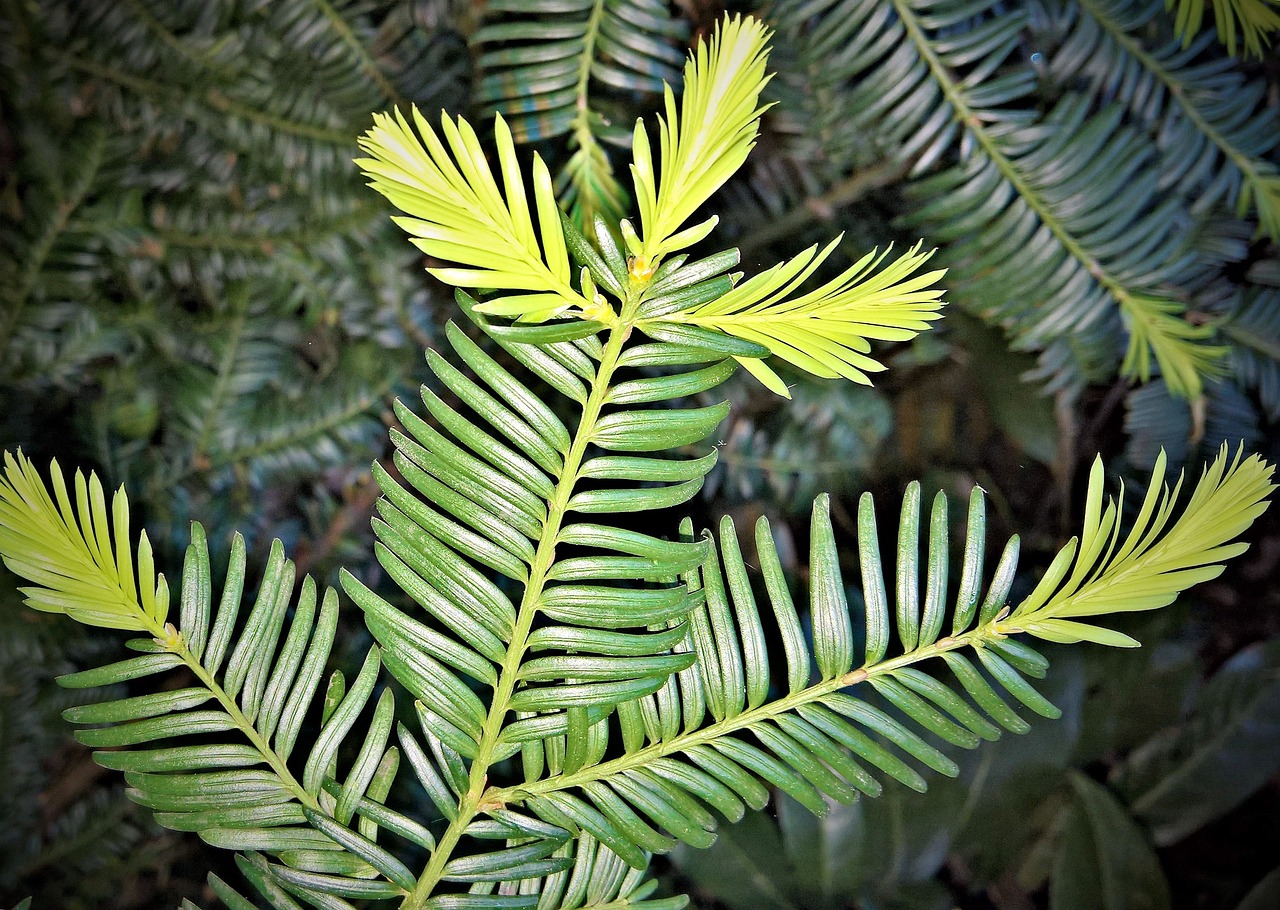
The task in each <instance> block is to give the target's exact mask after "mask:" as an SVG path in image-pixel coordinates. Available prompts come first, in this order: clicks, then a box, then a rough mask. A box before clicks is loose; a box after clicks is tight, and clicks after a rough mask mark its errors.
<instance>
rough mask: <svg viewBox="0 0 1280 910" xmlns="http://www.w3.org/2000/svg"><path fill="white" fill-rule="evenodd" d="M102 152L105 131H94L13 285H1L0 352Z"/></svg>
mask: <svg viewBox="0 0 1280 910" xmlns="http://www.w3.org/2000/svg"><path fill="white" fill-rule="evenodd" d="M105 153H106V136H105V133H102V132H96V133H94V134H93V135H92V137H91V140H90V142H89V143H88V147H87V148H86V149H85V151H84V153H83V155H82V156H81V157H80V164H79V166H78V167H77V170H76V171H75V178H74V180H73V181H72V183H71V185H70V186H69V187H68V188H67V192H66V193H65V194H59V196H60V198H59V199H58V200H57V203H56V204H55V205H53V206H51V207H50V208H51V209H52V215H51V217H49V218H47V219H46V220H44V222H43V223H42V224H41V225H40V231H39V233H38V235H37V236H36V237H35V238H34V239H33V240H31V241H29V242H28V244H27V247H26V250H25V255H24V256H23V257H22V264H21V267H20V269H19V270H18V272H17V273H16V275H15V284H14V286H12V287H5V288H3V289H0V290H2V292H3V295H4V299H5V304H6V306H5V307H4V313H3V315H0V352H4V351H7V350H9V345H10V342H11V341H12V339H13V335H14V332H15V331H17V328H18V325H19V323H20V322H21V319H22V312H23V310H24V309H25V308H26V305H27V303H28V301H29V300H30V299H31V295H32V293H34V291H35V289H36V287H37V285H38V283H39V281H40V277H41V274H42V272H43V270H44V267H45V263H46V262H47V261H48V259H49V256H50V254H51V253H52V252H53V251H54V249H55V247H56V245H57V243H58V240H59V239H60V238H61V237H62V236H63V234H64V233H65V232H66V231H67V229H68V227H70V225H71V224H72V221H73V219H74V217H75V215H76V213H77V212H78V211H79V209H80V207H81V206H82V205H83V204H84V201H85V198H86V197H87V196H88V195H89V193H90V191H91V190H92V189H93V187H94V183H95V181H96V180H97V178H98V174H99V172H100V171H101V169H102V163H103V159H104V156H105Z"/></svg>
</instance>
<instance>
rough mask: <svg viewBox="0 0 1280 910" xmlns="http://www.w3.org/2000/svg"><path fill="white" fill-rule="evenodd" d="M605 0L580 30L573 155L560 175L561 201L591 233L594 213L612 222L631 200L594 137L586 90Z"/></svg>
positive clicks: (596, 5)
mask: <svg viewBox="0 0 1280 910" xmlns="http://www.w3.org/2000/svg"><path fill="white" fill-rule="evenodd" d="M605 7H606V2H605V0H593V3H592V5H591V15H590V16H588V17H587V27H586V31H585V33H584V34H583V39H582V43H583V48H582V52H581V54H579V56H578V81H577V83H576V84H575V85H574V102H573V106H574V116H573V123H572V124H571V126H570V128H569V129H570V134H571V136H572V140H571V144H572V145H576V146H577V148H576V149H575V150H574V153H573V156H572V157H571V158H570V159H569V161H568V162H567V163H566V164H565V167H564V171H563V173H562V175H561V177H560V183H561V185H562V187H563V188H562V189H561V191H560V201H561V205H563V206H564V207H565V208H566V209H567V210H568V212H569V217H570V218H572V219H573V221H574V224H576V225H577V226H578V228H579V230H581V231H582V232H583V233H584V234H586V235H587V236H592V235H593V233H594V230H595V220H596V216H597V215H598V216H599V217H601V218H603V219H604V220H605V222H606V223H608V224H610V225H615V224H617V223H618V221H619V220H620V219H621V218H622V216H623V215H624V214H625V213H626V209H627V206H628V204H629V202H630V200H629V199H628V198H627V194H626V191H625V190H623V188H622V185H621V184H619V183H618V180H617V178H615V177H614V175H613V167H612V165H610V163H609V157H608V155H606V154H605V151H604V148H603V147H602V146H601V145H600V142H599V141H598V140H597V139H596V134H595V129H594V128H593V120H594V119H595V118H596V115H595V114H594V112H593V111H592V109H591V104H590V96H589V90H590V85H591V66H592V62H593V61H594V59H595V53H596V42H597V40H598V39H599V37H600V27H601V25H602V24H603V22H604V16H605Z"/></svg>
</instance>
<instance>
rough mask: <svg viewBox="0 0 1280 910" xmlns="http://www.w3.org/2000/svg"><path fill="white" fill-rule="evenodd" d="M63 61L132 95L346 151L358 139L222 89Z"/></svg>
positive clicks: (67, 57) (80, 61)
mask: <svg viewBox="0 0 1280 910" xmlns="http://www.w3.org/2000/svg"><path fill="white" fill-rule="evenodd" d="M60 59H61V61H62V62H63V63H64V64H66V65H67V66H69V67H71V68H72V69H76V70H80V71H81V72H84V73H88V74H89V75H91V76H97V77H98V78H99V79H106V80H107V81H109V82H114V83H116V84H117V85H120V86H122V87H124V88H127V89H129V90H130V91H133V92H136V93H138V94H139V95H145V96H150V97H153V98H161V99H163V100H165V101H168V102H171V103H173V104H174V105H179V104H181V103H182V102H184V101H188V100H198V101H200V102H203V103H204V104H205V105H206V106H207V107H209V108H211V109H213V110H215V111H217V112H218V113H220V114H230V115H232V116H235V117H243V118H244V119H245V120H249V121H252V122H254V123H260V124H262V125H263V126H266V127H269V128H271V129H273V130H276V131H277V132H281V133H287V134H289V135H293V136H301V137H303V138H306V139H315V140H317V141H319V142H327V143H330V144H332V145H340V146H342V147H343V148H346V147H348V146H350V145H351V144H352V141H353V140H354V138H355V136H354V134H353V133H349V132H347V131H346V130H334V129H326V128H325V127H321V126H314V125H312V124H310V123H299V122H297V121H296V120H289V119H287V118H285V117H277V116H276V115H275V114H271V113H268V112H267V111H262V110H259V109H258V108H255V107H252V106H251V105H248V104H245V103H243V102H240V101H236V100H235V99H233V98H230V97H228V96H227V95H226V94H225V93H224V92H223V91H221V90H220V89H218V88H216V87H213V88H210V89H208V90H207V91H204V92H190V93H189V92H188V91H186V90H185V89H182V88H179V87H176V86H170V85H165V84H164V83H161V82H155V81H153V80H150V79H143V78H142V77H141V76H135V75H133V74H132V73H126V72H122V71H121V70H118V69H116V68H114V67H110V66H104V65H103V64H100V63H95V62H93V61H91V60H86V59H84V58H82V57H75V56H72V55H71V54H62V55H61V57H60Z"/></svg>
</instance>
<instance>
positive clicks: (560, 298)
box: [357, 108, 594, 320]
mask: <svg viewBox="0 0 1280 910" xmlns="http://www.w3.org/2000/svg"><path fill="white" fill-rule="evenodd" d="M413 120H414V126H413V127H410V125H409V122H408V120H406V119H405V117H404V115H403V114H401V113H400V112H399V111H397V112H396V113H395V115H394V116H391V115H388V114H378V115H376V116H375V118H374V127H373V129H371V130H370V131H369V132H368V133H367V134H366V135H365V136H364V137H363V138H362V139H361V140H360V146H361V148H363V149H364V150H365V151H366V152H367V153H369V154H370V155H372V156H373V157H372V158H361V159H359V161H358V162H357V163H358V164H359V165H360V166H361V167H362V168H363V169H364V171H365V173H366V174H367V175H368V176H369V177H371V178H372V183H370V186H372V187H373V188H374V189H375V190H377V191H378V192H380V193H382V194H383V195H385V196H386V197H387V198H388V199H389V200H391V203H392V204H393V205H394V206H396V208H398V209H400V210H401V211H403V212H406V213H408V215H409V216H411V217H407V218H406V217H399V218H396V219H395V220H396V223H398V224H399V225H400V226H401V227H403V228H404V229H405V230H406V231H408V232H409V233H410V234H411V235H412V236H413V237H414V241H413V242H414V244H415V245H416V246H418V247H419V248H420V249H421V250H422V251H423V252H424V253H426V254H427V255H428V256H433V257H436V258H439V259H444V260H447V261H449V262H455V263H458V264H460V265H462V266H467V268H433V269H429V271H430V272H431V274H433V275H435V276H436V277H437V278H439V279H440V280H441V281H444V282H446V283H448V284H452V285H456V286H458V287H462V288H494V287H500V288H506V289H511V290H519V291H529V292H532V293H528V294H520V295H513V296H508V297H500V298H497V299H494V300H489V301H486V302H485V304H484V307H485V309H486V311H488V312H496V313H503V314H506V315H516V314H520V315H525V316H527V317H529V318H533V319H537V320H540V319H546V318H548V317H550V316H553V315H555V314H557V313H559V312H561V311H563V310H565V309H567V308H569V307H575V306H576V307H584V308H589V307H592V306H594V301H592V300H589V299H587V298H584V297H583V295H582V294H581V293H579V292H578V291H576V290H574V288H573V287H572V285H571V283H570V270H569V255H568V252H567V250H566V248H565V244H564V236H563V234H562V232H561V227H560V210H559V208H557V206H556V200H555V193H554V190H553V189H552V184H551V175H550V172H549V171H548V170H547V166H546V164H544V163H543V161H542V158H541V157H540V156H538V155H536V154H535V155H534V158H533V196H534V201H535V211H534V212H533V213H531V212H530V211H529V203H528V201H527V199H526V198H525V193H526V190H525V183H524V177H523V175H522V174H521V169H520V164H519V162H518V161H517V159H516V151H515V144H514V142H513V140H512V137H511V131H510V130H509V129H508V128H507V126H506V124H505V123H504V122H503V120H502V118H501V117H499V118H498V119H497V121H496V122H495V124H494V136H495V139H496V141H497V151H498V163H499V168H500V170H501V172H502V181H503V186H502V188H501V189H499V187H498V184H497V182H496V180H495V179H494V175H493V172H492V171H491V170H490V169H489V163H488V161H487V160H486V158H485V154H484V151H483V149H482V148H481V146H480V140H479V139H478V138H477V136H476V134H475V131H474V130H473V129H472V128H471V125H470V124H468V123H467V122H466V121H465V120H463V119H462V118H458V120H457V122H456V123H455V122H454V121H453V120H452V119H450V118H449V117H448V116H442V117H441V120H440V127H441V132H442V133H443V135H444V140H445V141H444V142H441V140H440V137H439V136H438V135H437V134H436V131H435V130H434V129H432V127H431V124H430V123H428V122H427V120H426V118H425V117H423V116H422V114H421V113H420V112H419V111H418V110H417V109H416V108H415V109H414V111H413ZM415 129H416V131H415ZM445 143H448V148H446V147H445ZM535 216H536V218H537V227H536V228H535V226H534V217H535ZM539 242H541V246H539Z"/></svg>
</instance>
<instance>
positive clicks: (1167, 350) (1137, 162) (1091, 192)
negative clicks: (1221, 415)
mask: <svg viewBox="0 0 1280 910" xmlns="http://www.w3.org/2000/svg"><path fill="white" fill-rule="evenodd" d="M1088 111H1089V101H1088V99H1086V98H1083V97H1079V96H1067V97H1066V98H1064V99H1063V100H1062V101H1060V102H1059V103H1058V105H1057V106H1056V107H1055V108H1054V109H1053V110H1052V111H1051V112H1050V113H1049V114H1048V115H1047V116H1046V117H1045V118H1044V120H1043V121H1039V120H1037V121H1035V122H1030V123H1027V124H1025V125H1019V124H1017V123H1016V122H1006V123H1002V124H1001V126H1000V128H999V130H998V131H997V130H995V129H992V130H990V131H986V130H985V129H984V128H982V127H975V128H974V129H975V134H976V136H977V138H978V140H979V143H980V145H981V146H982V148H983V150H984V151H985V152H986V153H987V154H986V155H985V156H984V155H975V156H973V158H971V159H970V160H969V161H968V162H966V163H964V164H961V165H959V166H957V167H956V168H953V169H951V170H948V171H944V172H942V173H940V174H938V175H936V176H932V177H929V178H926V179H924V180H921V181H919V182H918V183H917V184H915V185H914V186H912V187H911V188H910V190H909V192H910V195H911V197H912V199H913V200H914V201H916V202H917V203H919V204H920V206H921V207H920V208H919V209H918V210H917V212H916V213H915V214H914V216H913V218H912V220H913V221H914V222H915V223H916V224H919V225H921V226H922V228H924V229H925V230H930V229H932V237H933V238H934V239H937V240H938V241H940V242H941V243H943V244H945V248H946V250H947V256H948V260H949V263H948V264H950V262H955V265H954V266H952V268H951V271H950V275H951V277H952V279H953V280H954V281H955V282H956V290H957V293H960V292H963V294H964V296H965V299H966V300H968V301H971V302H972V303H971V305H973V306H975V307H976V308H978V309H979V310H980V311H982V312H983V313H984V315H986V316H988V318H992V319H994V320H995V321H997V322H999V323H1001V324H1004V325H1006V326H1009V327H1010V328H1012V329H1013V331H1014V335H1015V338H1016V339H1017V343H1018V344H1019V345H1020V346H1023V347H1033V348H1051V347H1052V346H1053V345H1055V344H1057V343H1061V341H1062V340H1063V339H1064V338H1068V337H1070V336H1072V335H1084V336H1085V338H1086V339H1087V341H1089V342H1093V343H1096V344H1097V347H1098V351H1099V354H1101V356H1102V357H1105V352H1106V351H1107V349H1108V347H1109V344H1108V341H1107V339H1106V333H1107V332H1108V331H1111V329H1108V328H1107V326H1108V323H1113V322H1114V320H1115V318H1116V314H1117V311H1118V315H1119V316H1120V317H1121V319H1122V320H1123V322H1124V323H1125V325H1126V326H1127V328H1128V330H1129V332H1128V334H1129V340H1128V345H1127V353H1126V354H1125V357H1124V362H1123V369H1124V370H1125V372H1126V373H1127V374H1129V375H1133V376H1137V377H1139V378H1141V379H1147V378H1149V376H1150V359H1151V354H1154V356H1155V359H1156V361H1157V363H1159V365H1160V369H1161V375H1163V376H1164V378H1165V381H1166V382H1167V383H1168V384H1169V387H1170V388H1171V389H1173V390H1174V391H1175V392H1177V393H1178V394H1180V395H1184V396H1186V397H1189V398H1194V397H1197V396H1198V395H1199V394H1200V390H1201V383H1202V380H1203V378H1204V377H1205V376H1206V375H1212V374H1213V373H1214V372H1215V371H1216V370H1217V362H1218V361H1219V360H1220V359H1221V357H1222V355H1223V354H1224V353H1225V349H1224V348H1221V347H1219V346H1215V345H1211V344H1207V343H1206V342H1207V339H1208V338H1209V337H1210V336H1211V335H1212V329H1211V328H1205V327H1199V326H1192V325H1189V324H1188V323H1186V321H1185V319H1183V318H1181V314H1182V313H1183V312H1184V311H1185V306H1184V305H1182V304H1180V303H1178V302H1177V301H1175V300H1174V299H1173V298H1172V297H1171V296H1170V295H1169V294H1168V293H1162V292H1161V285H1163V284H1174V283H1176V281H1177V279H1178V276H1179V274H1180V270H1181V269H1182V268H1184V267H1185V265H1186V263H1187V261H1188V253H1187V249H1186V237H1185V235H1184V233H1183V232H1182V231H1181V230H1179V228H1178V225H1179V213H1180V211H1181V202H1180V200H1179V199H1177V197H1162V196H1161V195H1160V193H1159V189H1158V184H1157V180H1156V177H1157V175H1156V173H1155V172H1154V171H1153V170H1151V169H1149V168H1144V164H1146V163H1148V160H1147V159H1148V158H1149V146H1148V145H1146V143H1145V142H1143V141H1142V139H1141V138H1140V137H1139V136H1138V134H1137V133H1135V132H1133V131H1130V130H1127V129H1124V128H1123V127H1121V126H1120V125H1119V120H1120V116H1121V111H1120V109H1119V108H1117V107H1113V108H1111V109H1109V110H1107V111H1103V112H1102V113H1100V114H1097V115H1093V116H1090V115H1089V113H1088ZM1086 187H1087V191H1086ZM997 200H998V202H997ZM1131 237H1140V238H1142V242H1141V243H1138V244H1134V243H1132V242H1130V240H1129V238H1131ZM953 256H954V257H956V258H955V259H954V260H952V259H951V257H953ZM996 261H1016V262H1018V263H1019V264H1020V267H1019V268H1018V269H1016V270H1005V269H992V268H990V266H991V264H992V263H994V262H996ZM1086 333H1087V334H1086ZM1148 352H1149V353H1148ZM1095 356H1097V355H1095Z"/></svg>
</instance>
